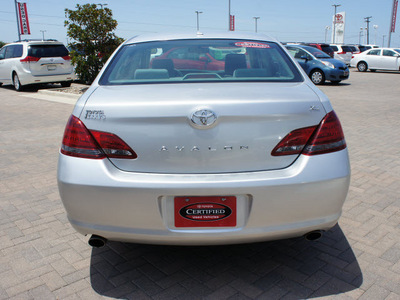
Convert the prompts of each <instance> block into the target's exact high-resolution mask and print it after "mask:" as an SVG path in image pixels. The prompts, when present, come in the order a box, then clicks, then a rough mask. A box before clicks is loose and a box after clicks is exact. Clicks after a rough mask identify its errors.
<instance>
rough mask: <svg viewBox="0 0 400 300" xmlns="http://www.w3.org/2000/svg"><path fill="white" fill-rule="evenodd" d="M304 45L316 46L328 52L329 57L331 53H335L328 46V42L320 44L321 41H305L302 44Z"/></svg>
mask: <svg viewBox="0 0 400 300" xmlns="http://www.w3.org/2000/svg"><path fill="white" fill-rule="evenodd" d="M304 45H306V46H311V47H314V48H317V49H319V50H321V51H324V52H325V53H326V54H328V55H329V56H330V57H332V58H333V55H334V54H335V52H334V51H333V49H332V47H331V46H329V45H328V44H322V43H306V44H304Z"/></svg>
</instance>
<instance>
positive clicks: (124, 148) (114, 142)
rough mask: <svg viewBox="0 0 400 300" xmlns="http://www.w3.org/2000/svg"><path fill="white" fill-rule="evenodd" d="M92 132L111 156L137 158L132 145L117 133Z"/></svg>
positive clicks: (105, 151)
mask: <svg viewBox="0 0 400 300" xmlns="http://www.w3.org/2000/svg"><path fill="white" fill-rule="evenodd" d="M90 132H91V134H92V135H93V136H94V138H95V139H96V141H97V142H98V143H99V145H100V147H101V149H102V150H103V151H104V153H105V154H106V155H107V156H108V157H109V158H130V159H134V158H137V155H136V153H135V152H134V151H133V150H132V149H131V147H129V146H128V145H127V144H126V143H125V142H124V141H123V140H121V139H120V138H119V137H118V136H116V135H115V134H112V133H109V132H102V131H95V130H91V131H90Z"/></svg>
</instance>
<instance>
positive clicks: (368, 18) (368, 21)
mask: <svg viewBox="0 0 400 300" xmlns="http://www.w3.org/2000/svg"><path fill="white" fill-rule="evenodd" d="M371 18H372V17H365V18H364V20H365V23H367V45H369V23H370V22H371V21H370V19H371Z"/></svg>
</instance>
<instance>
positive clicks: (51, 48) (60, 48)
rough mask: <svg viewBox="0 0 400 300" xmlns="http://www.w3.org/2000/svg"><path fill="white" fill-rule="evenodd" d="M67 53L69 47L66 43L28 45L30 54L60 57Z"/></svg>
mask: <svg viewBox="0 0 400 300" xmlns="http://www.w3.org/2000/svg"><path fill="white" fill-rule="evenodd" d="M67 55H68V49H67V48H66V47H65V46H64V45H30V46H29V47H28V56H33V57H59V56H67Z"/></svg>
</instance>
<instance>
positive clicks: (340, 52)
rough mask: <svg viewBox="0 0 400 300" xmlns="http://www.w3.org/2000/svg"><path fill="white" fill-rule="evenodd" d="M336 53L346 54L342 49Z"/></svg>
mask: <svg viewBox="0 0 400 300" xmlns="http://www.w3.org/2000/svg"><path fill="white" fill-rule="evenodd" d="M337 54H346V52H344V51H342V52H338V53H337Z"/></svg>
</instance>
